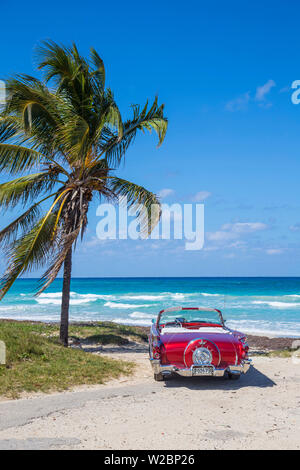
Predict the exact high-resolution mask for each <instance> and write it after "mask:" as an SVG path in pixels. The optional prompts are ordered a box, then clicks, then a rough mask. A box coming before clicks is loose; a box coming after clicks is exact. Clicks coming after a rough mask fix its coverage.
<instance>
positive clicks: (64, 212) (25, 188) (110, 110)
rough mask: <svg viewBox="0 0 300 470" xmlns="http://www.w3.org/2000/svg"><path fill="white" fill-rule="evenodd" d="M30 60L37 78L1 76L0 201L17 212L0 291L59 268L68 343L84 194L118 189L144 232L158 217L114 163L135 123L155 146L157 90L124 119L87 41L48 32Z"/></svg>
mask: <svg viewBox="0 0 300 470" xmlns="http://www.w3.org/2000/svg"><path fill="white" fill-rule="evenodd" d="M36 59H37V64H38V70H39V71H41V73H42V74H43V79H42V80H40V79H38V78H36V77H31V76H28V75H16V76H14V77H12V78H10V79H8V80H6V90H7V100H6V104H5V106H4V109H3V110H2V112H1V115H0V172H1V174H2V175H3V174H6V175H7V176H8V177H9V178H12V177H13V178H14V179H9V180H8V181H7V182H5V183H3V184H1V185H0V208H1V209H2V210H11V209H13V208H15V207H17V208H19V209H20V207H22V210H23V211H24V212H22V213H21V215H19V216H18V218H16V219H15V220H14V221H12V222H11V223H10V224H9V225H8V226H7V227H5V228H4V229H2V230H1V231H0V243H1V244H2V246H3V249H4V254H5V259H6V261H7V270H6V272H5V273H4V275H3V276H2V278H1V280H0V299H1V298H3V296H4V295H5V294H6V293H7V292H8V290H9V289H10V287H11V286H12V285H13V283H14V281H15V280H16V279H17V278H18V277H19V276H21V275H23V274H24V273H25V272H29V271H32V270H34V269H36V268H41V267H44V266H45V267H46V271H45V273H44V275H43V276H42V278H41V280H40V283H39V286H38V289H37V295H38V294H40V293H41V292H43V291H44V290H45V289H46V288H47V287H48V286H49V285H50V284H51V283H52V282H53V280H54V279H55V278H56V277H57V275H58V274H59V273H60V272H61V271H62V272H63V292H62V303H61V323H60V341H61V343H62V344H63V345H64V346H68V335H69V331H68V328H69V304H70V283H71V270H72V256H73V251H74V248H75V246H76V243H77V241H78V239H79V238H82V237H83V235H84V233H85V231H86V228H87V224H88V210H89V207H90V204H91V201H92V200H93V199H94V198H96V197H98V200H99V201H103V200H106V201H107V200H108V201H116V200H117V199H118V198H124V197H126V198H127V203H128V206H129V207H131V206H133V205H138V206H139V207H142V208H143V209H142V210H140V211H139V215H138V218H139V222H140V227H141V231H142V232H144V233H145V234H146V235H147V234H150V232H151V230H152V229H153V228H154V227H155V225H156V224H157V222H158V221H159V218H160V210H159V199H158V198H157V197H156V195H155V194H154V193H152V192H151V191H149V190H147V189H146V188H144V187H142V186H140V185H139V184H137V183H135V182H132V181H127V180H124V179H122V178H119V177H118V176H117V175H116V173H115V171H116V169H118V167H119V166H120V165H121V163H122V162H124V157H125V154H126V152H127V150H128V148H129V146H130V145H131V144H133V142H134V140H135V137H136V135H137V133H138V132H139V131H142V132H144V131H151V130H154V131H155V132H156V133H157V135H158V144H159V145H160V144H162V142H163V140H164V138H165V135H166V131H167V124H168V122H167V119H166V117H165V116H164V107H163V105H159V104H158V100H157V98H156V99H155V100H154V102H153V104H152V105H148V102H146V104H145V105H144V106H142V107H140V106H139V105H133V106H132V107H131V108H132V116H131V118H129V119H126V120H124V119H123V118H122V116H121V112H120V110H119V108H118V106H117V103H116V101H115V99H114V96H113V93H112V91H111V89H110V88H108V87H106V71H105V68H104V64H103V61H102V59H101V57H100V56H99V55H98V53H97V52H96V51H95V50H94V49H91V53H90V57H89V58H88V59H87V58H85V57H83V56H82V55H80V53H79V51H78V49H77V47H76V46H75V45H73V46H72V47H65V46H61V45H58V44H56V43H54V42H51V41H48V42H45V43H43V44H42V45H41V46H40V47H39V48H38V50H37V53H36ZM153 206H154V207H156V208H157V210H156V211H153V210H151V208H153ZM101 274H102V275H103V273H101V272H99V275H101ZM31 338H32V336H31ZM45 341H46V340H45ZM66 354H67V353H66ZM66 357H67V356H66ZM93 360H95V359H93ZM91 361H92V359H91Z"/></svg>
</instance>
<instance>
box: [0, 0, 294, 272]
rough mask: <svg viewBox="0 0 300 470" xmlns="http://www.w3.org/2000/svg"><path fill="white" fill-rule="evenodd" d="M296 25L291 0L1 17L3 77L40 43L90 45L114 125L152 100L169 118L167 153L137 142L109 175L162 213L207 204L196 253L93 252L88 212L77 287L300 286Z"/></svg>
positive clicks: (17, 9)
mask: <svg viewBox="0 0 300 470" xmlns="http://www.w3.org/2000/svg"><path fill="white" fill-rule="evenodd" d="M299 13H300V5H299V3H298V2H297V1H289V2H288V3H287V2H285V1H272V2H271V1H264V2H259V1H253V0H252V1H243V2H241V1H228V2H224V1H215V2H203V1H197V2H194V1H189V2H186V3H185V4H184V3H183V2H179V1H164V2H161V1H160V2H158V1H152V2H151V3H145V2H140V1H139V2H136V1H131V2H120V1H115V2H113V3H109V2H101V1H90V2H88V3H76V2H74V1H72V2H70V1H64V2H58V1H57V0H54V1H52V2H51V4H49V3H45V4H43V3H42V2H36V1H31V2H30V4H26V3H24V2H19V1H17V2H15V3H14V5H13V8H12V7H11V5H10V4H9V3H5V4H2V5H1V18H3V19H5V21H3V20H2V22H1V29H0V44H1V48H0V52H1V62H0V76H1V77H4V78H5V77H6V76H8V75H10V74H12V73H15V72H22V73H29V74H35V75H38V74H37V72H36V70H35V67H34V60H33V52H34V48H35V46H36V45H37V44H38V42H39V41H40V40H41V39H47V38H51V39H53V40H55V41H59V42H62V43H70V42H71V41H75V42H76V43H77V45H78V47H79V49H80V50H81V52H82V53H84V54H87V53H88V51H89V47H90V46H93V47H95V49H96V50H97V51H98V52H99V54H100V55H101V56H102V58H103V59H104V61H105V64H106V72H107V82H108V84H109V86H111V88H112V89H113V90H114V94H115V98H116V100H117V102H118V103H119V106H120V108H121V111H122V115H123V116H124V117H125V116H126V115H128V113H129V112H130V110H129V106H130V104H132V103H141V104H143V103H144V102H145V100H146V99H147V98H149V99H153V98H154V96H155V95H156V94H158V96H159V100H160V102H163V103H165V112H166V115H167V116H168V118H169V129H168V133H167V137H166V140H165V142H164V144H163V146H162V147H161V148H159V149H157V148H156V140H155V137H154V136H153V135H151V136H147V135H141V136H140V137H139V138H138V139H137V140H136V142H135V145H134V146H132V147H131V149H130V150H129V152H128V154H127V157H126V165H125V167H124V168H122V169H121V170H120V173H119V175H120V176H122V177H125V178H128V179H131V180H133V181H135V182H138V183H140V184H141V185H144V186H146V187H147V188H148V189H150V190H152V191H154V192H157V193H160V192H161V191H162V190H165V189H168V190H170V191H169V192H168V193H169V195H168V196H166V197H165V198H164V202H168V203H171V202H181V203H184V202H185V203H188V202H191V201H193V200H195V199H198V200H199V202H201V199H202V200H204V203H205V234H206V239H205V245H204V249H203V250H201V251H199V252H187V251H185V250H184V243H183V242H179V241H169V242H168V241H160V242H154V241H151V240H148V241H137V242H136V241H107V242H105V243H104V242H97V241H96V240H95V234H96V225H97V222H98V219H97V217H96V205H95V206H92V207H91V211H90V224H89V230H88V233H87V237H86V240H85V242H84V243H83V244H82V245H80V246H79V247H78V250H77V253H76V257H75V260H74V275H75V276H100V277H102V276H169V275H171V276H214V275H215V276H219V275H220V276H221V275H222V276H268V275H271V276H272V275H279V276H280V275H284V276H288V275H290V276H298V275H300V263H299V262H300V245H299V235H300V197H299V196H300V195H299V173H300V142H299V135H300V105H294V104H292V102H291V94H292V91H291V88H290V87H291V84H292V82H293V81H294V80H297V79H300V70H299V52H300V48H299ZM1 180H2V181H3V178H1ZM166 193H167V192H166V191H165V192H164V193H161V194H166ZM14 215H16V213H14V214H8V215H5V216H2V217H1V220H2V223H3V224H5V223H6V222H7V221H8V220H10V219H11V218H12V217H13V216H14ZM3 266H4V264H3V259H1V261H0V267H1V268H2V269H3ZM36 274H38V273H32V274H31V275H33V276H35V275H36Z"/></svg>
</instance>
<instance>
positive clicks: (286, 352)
mask: <svg viewBox="0 0 300 470" xmlns="http://www.w3.org/2000/svg"><path fill="white" fill-rule="evenodd" d="M294 352H295V351H292V350H291V349H277V350H275V351H270V352H268V353H267V354H266V356H268V357H292V355H293V353H294Z"/></svg>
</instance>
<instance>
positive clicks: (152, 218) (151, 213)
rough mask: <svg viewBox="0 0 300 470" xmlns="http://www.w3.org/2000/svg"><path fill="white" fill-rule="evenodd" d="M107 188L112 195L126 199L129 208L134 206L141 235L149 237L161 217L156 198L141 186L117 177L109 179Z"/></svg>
mask: <svg viewBox="0 0 300 470" xmlns="http://www.w3.org/2000/svg"><path fill="white" fill-rule="evenodd" d="M109 186H110V188H111V191H112V193H113V194H115V195H116V196H119V197H121V198H126V199H125V200H126V201H127V204H128V206H129V207H133V206H135V207H136V208H137V209H138V220H139V222H140V228H141V234H142V235H150V234H151V232H152V230H153V229H154V228H155V226H156V225H157V224H158V222H159V219H160V216H161V208H160V202H159V199H158V198H157V196H156V195H155V194H153V193H152V192H150V191H148V190H147V189H145V188H144V187H142V186H139V185H137V184H135V183H131V182H130V181H126V180H124V179H121V178H117V177H111V179H110V180H109Z"/></svg>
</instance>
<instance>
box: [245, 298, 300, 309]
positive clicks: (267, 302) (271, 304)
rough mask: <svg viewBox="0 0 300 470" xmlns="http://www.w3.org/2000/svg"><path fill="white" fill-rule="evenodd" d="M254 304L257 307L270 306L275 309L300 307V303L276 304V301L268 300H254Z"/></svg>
mask: <svg viewBox="0 0 300 470" xmlns="http://www.w3.org/2000/svg"><path fill="white" fill-rule="evenodd" d="M252 304H255V305H269V306H270V307H274V308H297V307H300V303H299V302H298V303H297V302H294V303H292V302H274V301H271V302H270V301H266V300H254V301H253V302H252Z"/></svg>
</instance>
